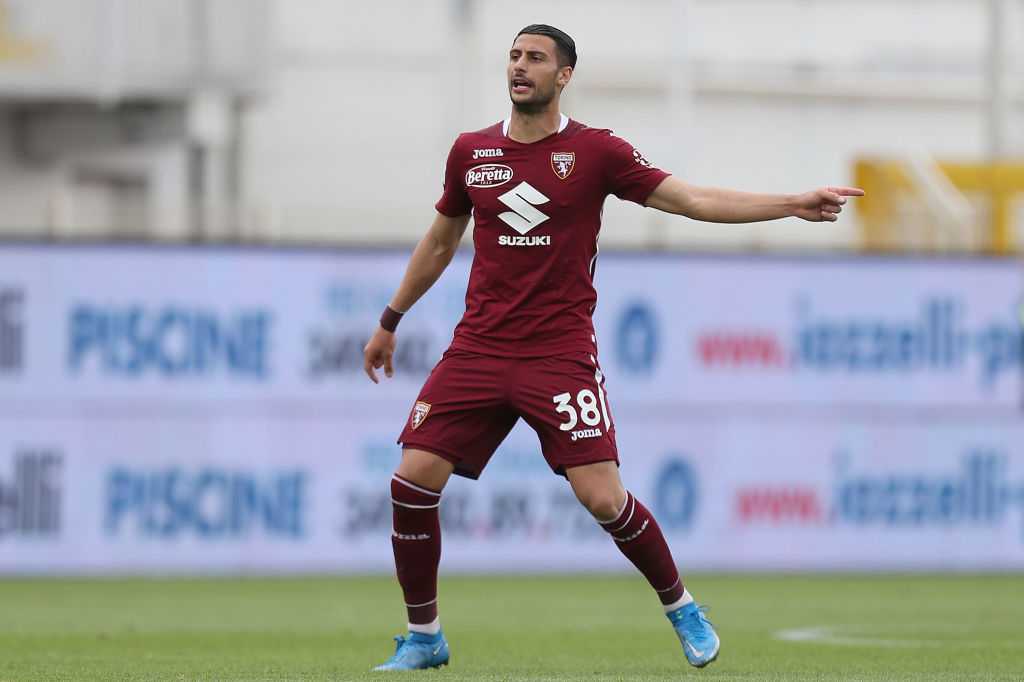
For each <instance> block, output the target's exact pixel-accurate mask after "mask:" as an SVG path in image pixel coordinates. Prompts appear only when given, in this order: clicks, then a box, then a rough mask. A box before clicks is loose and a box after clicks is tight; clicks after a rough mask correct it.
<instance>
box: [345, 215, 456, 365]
mask: <svg viewBox="0 0 1024 682" xmlns="http://www.w3.org/2000/svg"><path fill="white" fill-rule="evenodd" d="M468 225H469V215H468V214H467V215H463V216H458V217H455V218H449V217H448V216H446V215H442V214H440V213H438V214H437V217H436V218H434V224H433V225H431V226H430V229H429V230H427V233H426V234H425V235H423V238H422V239H421V240H420V243H419V244H417V245H416V249H415V250H414V251H413V252H412V257H411V258H410V259H409V266H408V267H407V268H406V269H405V275H404V276H403V277H402V281H401V282H400V283H399V285H398V290H397V291H395V295H394V297H392V299H391V303H390V304H389V305H390V307H391V309H392V310H394V311H396V312H399V313H405V312H406V311H408V310H409V308H411V307H412V306H413V304H414V303H416V301H418V300H420V297H421V296H423V294H425V293H427V290H428V289H430V287H432V286H433V285H434V282H436V281H437V278H438V277H440V276H441V273H442V272H444V270H445V268H447V267H448V264H449V263H451V262H452V258H453V257H454V256H455V252H456V251H457V250H458V248H459V242H460V241H461V240H462V235H463V234H464V233H465V232H466V227H467V226H468ZM394 354H395V333H394V332H392V331H388V330H386V329H384V328H383V327H381V326H380V325H377V329H375V330H374V332H373V336H371V337H370V342H369V343H367V344H366V348H364V349H363V369H365V370H366V374H367V376H369V377H370V379H372V380H373V383H375V384H376V383H380V380H379V379H378V378H377V373H376V372H374V370H375V369H380V368H381V367H383V368H384V374H385V375H386V376H388V377H390V376H391V375H392V374H394V371H395V369H394V364H393V363H392V358H393V357H394Z"/></svg>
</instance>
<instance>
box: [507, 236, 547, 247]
mask: <svg viewBox="0 0 1024 682" xmlns="http://www.w3.org/2000/svg"><path fill="white" fill-rule="evenodd" d="M498 246H551V235H549V234H545V235H540V236H537V237H526V236H523V235H514V234H513V235H508V234H503V235H500V236H499V237H498Z"/></svg>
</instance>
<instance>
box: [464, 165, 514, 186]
mask: <svg viewBox="0 0 1024 682" xmlns="http://www.w3.org/2000/svg"><path fill="white" fill-rule="evenodd" d="M511 179H512V169H511V168H509V167H508V166H506V165H504V164H500V163H486V164H484V165H482V166H476V167H474V168H470V169H469V170H468V171H466V185H468V186H469V187H497V186H498V185H504V184H505V183H506V182H508V181H509V180H511Z"/></svg>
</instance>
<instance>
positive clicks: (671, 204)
mask: <svg viewBox="0 0 1024 682" xmlns="http://www.w3.org/2000/svg"><path fill="white" fill-rule="evenodd" d="M863 194H864V190H861V189H856V188H854V187H821V188H818V189H814V190H811V191H809V192H804V193H803V194H757V193H754V192H743V191H740V190H735V189H726V188H722V187H701V186H699V185H694V184H693V183H690V182H687V181H686V180H683V179H681V178H677V177H675V176H674V175H670V176H669V177H667V178H665V179H664V180H662V182H661V184H659V185H658V186H657V187H656V188H655V190H654V191H653V192H651V195H650V196H649V197H648V198H647V202H646V205H647V206H650V207H651V208H656V209H658V210H659V211H665V212H666V213H674V214H676V215H681V216H686V217H687V218H693V219H695V220H705V221H707V222H712V223H753V222H759V221H762V220H775V219H777V218H788V217H796V218H802V219H804V220H810V221H813V222H821V221H823V220H824V221H829V222H831V221H834V220H837V219H838V215H837V214H838V213H839V212H840V211H842V205H843V204H845V203H846V197H848V196H863Z"/></svg>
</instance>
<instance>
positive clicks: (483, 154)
mask: <svg viewBox="0 0 1024 682" xmlns="http://www.w3.org/2000/svg"><path fill="white" fill-rule="evenodd" d="M495 156H505V153H504V152H502V151H501V150H500V149H474V150H473V158H474V159H481V158H491V157H495Z"/></svg>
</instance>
